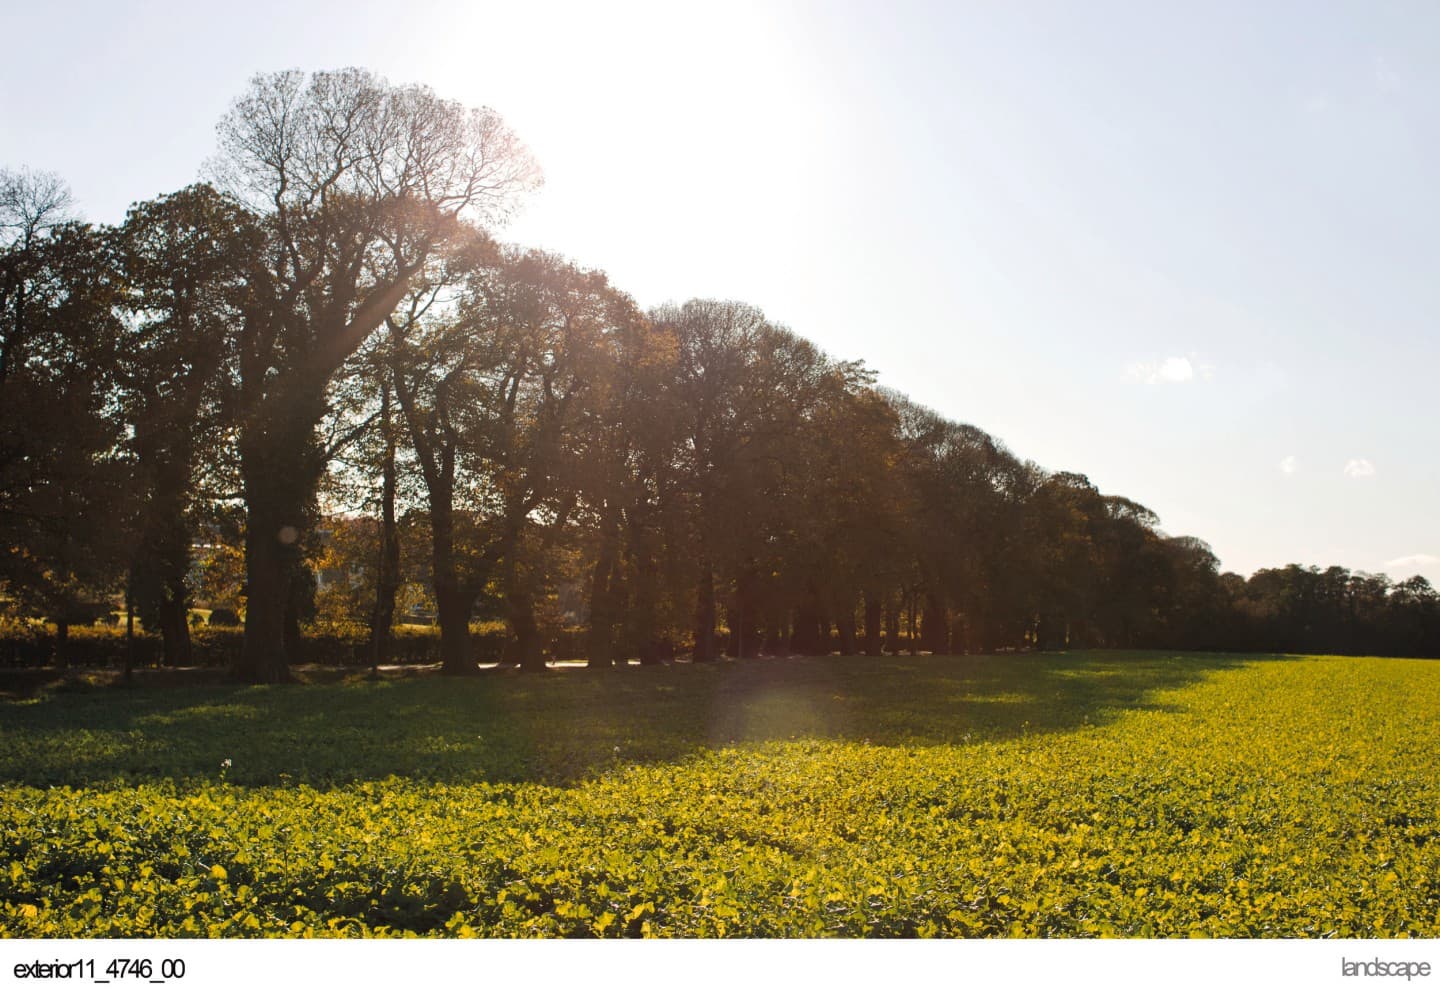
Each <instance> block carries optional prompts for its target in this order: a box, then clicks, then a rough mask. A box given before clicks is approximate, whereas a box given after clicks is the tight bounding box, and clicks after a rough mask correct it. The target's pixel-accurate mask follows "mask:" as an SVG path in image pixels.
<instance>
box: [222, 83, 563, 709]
mask: <svg viewBox="0 0 1440 993" xmlns="http://www.w3.org/2000/svg"><path fill="white" fill-rule="evenodd" d="M218 132H219V145H220V155H219V157H218V158H217V159H216V160H215V162H214V163H213V166H212V170H213V172H214V174H215V177H216V179H217V181H219V182H220V183H221V185H223V186H224V187H225V188H227V189H228V190H229V191H230V192H232V193H233V194H234V195H236V196H237V197H239V198H240V199H241V200H242V201H244V202H245V203H246V204H247V205H248V206H249V207H250V209H251V210H252V211H254V212H255V213H256V214H257V215H259V217H260V219H261V225H262V227H263V229H264V230H265V232H266V236H267V242H266V245H265V248H264V250H263V252H262V253H261V254H260V257H259V258H257V259H256V260H255V266H254V271H253V273H252V274H251V279H250V284H251V286H252V288H253V293H254V298H253V300H252V304H251V307H250V308H249V310H248V313H247V315H246V318H245V321H244V326H243V328H242V330H241V334H240V356H239V367H240V403H239V409H240V432H239V433H240V441H239V448H240V459H241V474H242V478H243V483H244V496H245V503H246V510H247V527H246V539H245V541H246V544H245V554H246V583H247V594H248V604H247V612H246V623H245V648H244V651H243V655H242V660H241V664H240V671H239V675H240V676H241V677H242V678H244V679H247V680H250V681H253V682H276V681H281V680H284V679H286V678H288V662H287V660H286V658H285V653H284V642H283V631H284V620H285V609H286V603H287V600H288V599H289V598H288V581H287V576H289V575H292V574H293V570H294V566H295V563H296V560H297V557H298V554H299V551H298V550H299V547H300V544H301V542H300V538H301V537H302V536H303V532H304V531H305V530H306V527H307V520H306V518H307V510H306V508H307V506H309V505H311V503H312V500H311V497H312V495H313V493H314V491H315V487H316V485H317V483H318V481H319V479H320V477H321V475H322V474H323V472H324V468H325V452H324V446H322V445H321V444H319V442H318V441H317V439H316V437H315V428H316V425H317V424H319V423H320V421H321V419H322V418H323V417H324V416H325V413H326V408H327V397H328V393H329V389H330V385H331V382H332V380H333V379H334V377H335V374H336V372H337V370H338V369H339V368H340V366H341V365H342V363H344V361H345V360H346V359H347V358H348V357H349V356H350V355H351V354H353V353H354V352H355V351H356V350H357V349H358V348H359V347H360V346H361V344H362V343H363V342H364V341H365V340H366V338H368V337H369V336H370V334H371V332H373V331H374V330H375V329H376V328H378V327H379V326H380V325H381V324H382V322H384V320H385V318H386V317H387V316H389V315H390V314H391V312H392V311H393V310H394V309H395V308H396V306H397V305H398V304H399V303H400V301H401V300H402V299H403V298H404V296H405V294H406V291H407V290H408V288H409V286H410V283H411V280H412V279H413V277H414V276H415V275H416V274H417V273H418V272H419V271H420V270H421V268H422V267H423V266H424V265H425V263H426V260H427V259H428V258H429V257H430V256H431V255H432V253H433V252H434V251H435V250H436V249H437V248H439V247H440V246H441V245H443V244H445V243H446V242H447V241H449V240H450V239H451V238H452V237H453V236H455V235H456V234H457V233H458V232H459V230H460V228H461V224H460V221H461V219H462V218H468V219H472V220H474V221H477V222H481V223H484V222H490V223H494V222H497V221H499V220H501V219H503V218H504V217H505V216H506V215H507V214H508V212H509V211H510V210H511V209H513V207H514V205H515V203H516V201H517V198H518V197H519V196H520V195H521V194H523V193H524V192H526V191H528V190H531V189H534V188H535V187H537V186H538V185H539V182H540V174H539V170H538V168H537V167H536V165H535V163H534V160H533V159H532V158H531V156H530V154H529V152H528V150H527V149H526V148H525V147H524V145H522V144H521V143H520V142H519V140H518V139H517V138H516V137H515V136H514V134H513V133H512V132H511V131H510V130H509V129H508V128H507V127H506V126H505V124H504V123H503V122H502V121H501V119H500V117H499V116H498V115H497V114H495V113H494V112H493V111H491V110H488V109H467V108H465V107H463V106H461V105H460V104H458V103H456V102H454V101H449V100H442V99H440V98H439V97H437V96H436V95H435V94H434V93H433V92H432V91H431V90H430V89H428V88H426V87H423V86H414V85H411V86H392V85H390V84H389V83H387V82H386V81H385V80H384V79H381V78H380V77H378V76H375V75H374V74H372V73H370V72H368V71H366V70H363V69H342V70H338V71H335V72H321V73H315V74H314V75H312V76H310V77H309V78H308V79H307V77H306V76H305V75H304V74H303V73H301V72H298V71H289V72H281V73H275V74H270V75H261V76H256V77H255V78H254V79H253V80H252V81H251V85H250V89H249V91H248V92H247V93H246V94H245V95H244V96H242V97H241V98H240V99H239V100H237V101H236V102H235V104H234V105H233V106H232V107H231V109H230V111H229V113H228V114H226V115H225V117H224V118H223V119H222V120H221V122H220V125H219V128H218Z"/></svg>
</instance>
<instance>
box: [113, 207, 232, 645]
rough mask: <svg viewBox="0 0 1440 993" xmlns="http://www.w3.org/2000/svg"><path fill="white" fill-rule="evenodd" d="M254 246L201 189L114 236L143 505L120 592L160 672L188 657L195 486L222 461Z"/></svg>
mask: <svg viewBox="0 0 1440 993" xmlns="http://www.w3.org/2000/svg"><path fill="white" fill-rule="evenodd" d="M258 239H259V232H258V231H257V230H256V228H255V226H254V223H253V218H251V217H250V216H248V215H247V214H246V213H245V212H244V211H243V210H241V209H240V208H239V206H238V205H237V204H235V203H234V202H232V201H229V200H227V199H226V198H224V197H222V196H221V195H220V194H218V193H216V192H215V191H214V190H213V189H211V188H210V187H208V186H193V187H190V188H188V189H185V190H181V191H180V192H178V193H174V194H171V195H170V196H167V197H161V198H159V199H157V200H153V201H150V202H148V203H142V204H136V205H135V206H134V207H132V208H131V209H130V212H129V215H128V216H127V218H126V221H125V224H124V226H123V227H122V228H121V229H120V230H119V232H117V240H118V245H119V249H118V250H119V255H120V264H121V267H122V269H123V271H124V274H125V286H126V291H127V296H126V300H125V304H126V306H125V310H126V311H127V312H128V318H129V319H128V320H127V322H126V324H125V326H124V328H123V331H122V335H121V340H120V343H119V348H118V351H117V356H116V359H117V368H116V374H117V379H118V382H117V387H118V401H119V403H120V405H121V407H122V409H123V410H124V413H125V417H126V418H127V419H128V421H129V423H130V424H131V425H132V426H133V438H132V439H131V447H132V449H133V450H134V453H135V459H136V472H137V478H136V482H137V486H138V488H139V491H140V492H139V494H138V495H140V496H141V497H142V501H143V510H142V511H141V514H140V521H139V522H138V529H139V534H138V536H137V537H138V540H137V543H136V549H135V555H134V557H133V559H132V562H131V566H130V590H131V593H132V595H133V598H134V601H135V604H136V606H137V607H138V608H139V611H140V614H141V616H142V617H143V618H144V619H145V623H146V625H147V627H151V626H153V627H154V628H156V629H158V630H159V631H160V633H161V637H162V642H163V646H164V660H165V662H166V664H168V665H184V664H188V662H189V660H190V633H189V625H188V623H187V621H188V618H189V614H190V603H191V597H192V596H193V591H192V590H191V589H190V583H189V578H188V577H189V573H190V568H191V545H192V543H193V540H194V527H193V520H194V518H195V516H196V511H197V509H198V508H197V506H196V491H197V482H198V477H199V476H200V475H201V474H202V473H208V474H209V475H212V476H213V475H215V472H214V469H215V467H218V466H219V465H221V464H222V463H223V462H224V456H223V454H222V453H223V452H224V451H225V449H226V447H227V442H228V440H229V438H228V433H229V426H230V425H229V422H228V417H229V414H230V412H231V409H232V408H233V404H234V397H235V374H236V369H235V355H236V349H235V338H234V331H235V328H236V327H237V325H238V324H239V321H240V319H241V315H242V314H243V313H244V312H245V309H246V307H247V305H248V303H249V300H248V292H249V290H248V286H247V284H246V282H245V276H246V273H245V260H247V259H250V258H252V257H253V256H254V255H255V254H256V251H257V250H258Z"/></svg>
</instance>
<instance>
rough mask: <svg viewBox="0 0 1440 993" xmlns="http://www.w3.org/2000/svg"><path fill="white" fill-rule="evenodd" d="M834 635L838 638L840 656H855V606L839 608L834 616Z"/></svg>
mask: <svg viewBox="0 0 1440 993" xmlns="http://www.w3.org/2000/svg"><path fill="white" fill-rule="evenodd" d="M835 633H836V634H837V635H838V636H839V638H840V654H841V655H845V656H850V655H854V654H855V605H854V604H853V603H852V604H849V605H848V606H844V607H841V608H840V610H839V611H838V612H837V613H836V615H835Z"/></svg>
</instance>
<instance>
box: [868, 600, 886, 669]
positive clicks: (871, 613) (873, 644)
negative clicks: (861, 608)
mask: <svg viewBox="0 0 1440 993" xmlns="http://www.w3.org/2000/svg"><path fill="white" fill-rule="evenodd" d="M882 609H883V608H882V606H881V603H880V597H879V596H878V595H877V594H876V593H875V591H874V590H866V591H865V654H866V655H879V654H880V653H881V642H880V614H881V610H882Z"/></svg>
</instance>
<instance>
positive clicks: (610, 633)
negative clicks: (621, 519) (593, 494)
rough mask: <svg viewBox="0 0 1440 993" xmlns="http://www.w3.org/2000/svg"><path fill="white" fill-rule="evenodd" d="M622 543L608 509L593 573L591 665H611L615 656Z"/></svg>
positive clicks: (591, 584) (589, 648)
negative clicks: (616, 579) (618, 564)
mask: <svg viewBox="0 0 1440 993" xmlns="http://www.w3.org/2000/svg"><path fill="white" fill-rule="evenodd" d="M619 542H620V534H619V525H618V522H617V521H616V520H615V511H613V510H612V509H610V508H608V507H607V508H606V509H605V511H604V512H603V517H602V519H601V522H600V554H599V556H598V557H597V558H596V560H595V568H594V571H593V572H592V573H591V576H590V630H589V632H588V636H587V642H588V644H587V651H586V658H587V659H588V664H589V665H590V666H591V667H595V668H599V667H602V666H608V665H611V664H612V663H613V662H614V655H615V620H616V618H615V597H614V590H613V582H614V574H615V572H616V557H617V553H618V550H619V549H618V546H619Z"/></svg>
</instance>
